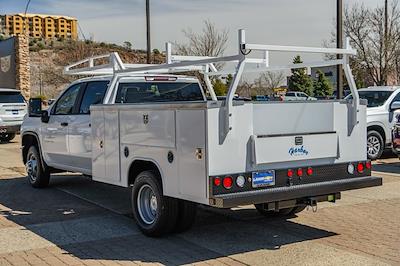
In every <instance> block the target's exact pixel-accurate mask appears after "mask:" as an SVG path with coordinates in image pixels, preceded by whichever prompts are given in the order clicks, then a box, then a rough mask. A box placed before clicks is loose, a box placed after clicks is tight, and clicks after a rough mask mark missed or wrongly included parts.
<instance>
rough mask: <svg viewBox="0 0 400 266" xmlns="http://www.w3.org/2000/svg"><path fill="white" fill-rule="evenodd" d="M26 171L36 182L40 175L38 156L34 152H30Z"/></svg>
mask: <svg viewBox="0 0 400 266" xmlns="http://www.w3.org/2000/svg"><path fill="white" fill-rule="evenodd" d="M25 168H26V172H27V173H28V176H29V178H30V179H31V180H32V181H33V182H35V181H36V179H37V175H38V163H37V159H36V156H35V155H34V154H29V156H28V161H27V162H26V165H25Z"/></svg>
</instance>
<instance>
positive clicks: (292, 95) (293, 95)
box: [284, 91, 317, 101]
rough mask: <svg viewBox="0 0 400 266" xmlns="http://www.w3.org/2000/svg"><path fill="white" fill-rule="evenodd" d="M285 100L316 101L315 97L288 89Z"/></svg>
mask: <svg viewBox="0 0 400 266" xmlns="http://www.w3.org/2000/svg"><path fill="white" fill-rule="evenodd" d="M284 100H285V101H316V100H317V98H314V97H311V96H309V95H307V94H306V93H304V92H299V91H289V92H287V93H286V95H285V98H284Z"/></svg>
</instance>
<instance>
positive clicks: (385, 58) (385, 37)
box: [383, 0, 389, 85]
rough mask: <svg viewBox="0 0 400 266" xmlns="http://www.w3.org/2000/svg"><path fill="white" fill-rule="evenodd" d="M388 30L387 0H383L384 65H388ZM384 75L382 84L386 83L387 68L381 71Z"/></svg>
mask: <svg viewBox="0 0 400 266" xmlns="http://www.w3.org/2000/svg"><path fill="white" fill-rule="evenodd" d="M388 30H389V11H388V0H385V36H384V39H385V40H384V45H383V47H384V63H385V66H387V65H388V62H387V60H388ZM383 75H384V79H383V80H384V83H385V84H384V85H387V84H388V74H387V70H386V71H384V73H383Z"/></svg>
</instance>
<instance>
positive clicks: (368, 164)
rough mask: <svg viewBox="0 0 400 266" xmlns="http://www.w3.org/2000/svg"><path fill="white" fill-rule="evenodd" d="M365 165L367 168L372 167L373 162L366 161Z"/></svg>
mask: <svg viewBox="0 0 400 266" xmlns="http://www.w3.org/2000/svg"><path fill="white" fill-rule="evenodd" d="M365 167H366V168H367V169H371V162H370V161H368V162H366V163H365Z"/></svg>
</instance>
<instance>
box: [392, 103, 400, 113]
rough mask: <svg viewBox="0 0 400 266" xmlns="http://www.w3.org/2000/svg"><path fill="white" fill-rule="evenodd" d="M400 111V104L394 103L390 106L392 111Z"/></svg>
mask: <svg viewBox="0 0 400 266" xmlns="http://www.w3.org/2000/svg"><path fill="white" fill-rule="evenodd" d="M399 109H400V102H393V103H392V104H391V105H390V110H391V111H394V110H399Z"/></svg>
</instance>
